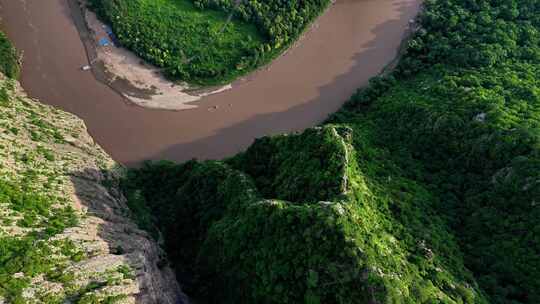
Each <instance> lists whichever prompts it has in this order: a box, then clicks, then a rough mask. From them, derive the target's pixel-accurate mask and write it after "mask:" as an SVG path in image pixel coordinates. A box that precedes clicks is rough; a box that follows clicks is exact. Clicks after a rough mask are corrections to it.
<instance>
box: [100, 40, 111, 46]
mask: <svg viewBox="0 0 540 304" xmlns="http://www.w3.org/2000/svg"><path fill="white" fill-rule="evenodd" d="M110 44H111V42H110V41H109V39H107V38H101V39H99V45H100V46H109V45H110Z"/></svg>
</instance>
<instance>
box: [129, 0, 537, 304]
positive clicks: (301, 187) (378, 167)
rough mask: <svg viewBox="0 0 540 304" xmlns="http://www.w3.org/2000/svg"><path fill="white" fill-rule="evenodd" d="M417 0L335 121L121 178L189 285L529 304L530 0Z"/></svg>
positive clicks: (280, 298) (240, 291)
mask: <svg viewBox="0 0 540 304" xmlns="http://www.w3.org/2000/svg"><path fill="white" fill-rule="evenodd" d="M425 6H426V7H425V11H424V13H423V14H422V16H421V18H420V24H421V26H420V29H419V30H418V32H417V34H416V35H415V36H414V37H413V39H412V40H411V41H410V42H409V46H408V49H407V53H406V54H405V56H404V57H403V58H402V60H401V63H400V65H399V67H398V68H397V70H396V71H395V73H393V75H390V76H388V77H386V78H383V79H382V78H376V79H374V80H373V81H372V83H371V85H370V86H369V87H368V88H367V89H365V90H361V91H359V92H358V93H357V94H355V96H353V97H352V98H351V101H350V102H349V103H348V104H347V106H346V107H344V108H343V109H342V110H341V111H339V112H338V113H336V114H335V115H333V116H332V117H331V118H330V119H329V122H328V123H331V124H332V125H333V126H336V128H334V127H333V126H332V125H328V126H326V127H325V128H324V129H323V131H320V130H319V131H317V130H310V131H308V132H307V133H305V134H303V135H300V136H299V137H298V136H285V137H276V138H272V139H262V140H259V141H258V142H256V143H255V144H254V145H253V146H252V147H251V148H250V149H249V150H248V151H247V152H246V153H244V154H240V155H238V156H236V157H235V158H233V159H231V160H228V161H225V162H203V163H195V162H190V163H187V164H183V165H172V164H157V165H156V164H154V165H150V166H149V167H147V168H144V169H142V170H139V171H134V172H132V173H131V176H130V178H129V179H127V181H126V182H125V184H126V185H125V186H126V191H127V192H128V193H131V195H132V196H131V198H130V202H131V203H132V206H134V207H137V208H138V209H139V210H144V209H145V208H146V207H148V206H150V207H151V209H152V210H153V211H154V213H153V215H151V216H148V213H144V214H145V215H146V217H145V219H146V220H147V221H148V222H152V216H154V217H157V218H158V219H159V220H158V222H157V223H159V224H158V226H159V228H161V229H162V230H163V232H164V235H165V238H166V240H167V242H166V244H167V249H168V252H169V254H170V255H171V257H172V259H173V261H175V262H176V263H177V269H178V272H179V274H180V279H181V280H184V281H185V282H187V285H188V286H191V287H192V288H193V290H192V292H193V293H195V294H198V295H199V296H203V297H206V298H207V299H210V300H212V295H214V296H216V297H224V298H225V299H234V302H241V303H243V302H246V303H248V302H266V303H286V302H290V303H298V302H305V303H319V302H320V303H373V302H380V303H487V302H490V303H538V302H540V293H539V292H538V290H540V270H539V269H540V259H539V256H540V254H539V252H540V239H539V237H538V236H539V235H540V234H539V232H540V224H539V223H538V218H540V214H539V212H540V209H539V208H538V207H537V206H538V203H539V198H540V182H539V180H540V139H539V138H540V131H539V129H540V113H539V111H540V86H539V85H540V84H539V83H538V77H537V75H539V73H538V72H539V69H540V48H539V46H538V42H539V41H540V14H539V13H538V12H539V11H540V2H539V1H535V0H529V1H519V3H518V2H517V1H514V0H507V1H485V0H479V1H465V0H451V1H435V0H431V1H426V2H425ZM345 126H347V127H350V128H351V130H352V131H344V130H347V129H344V127H345ZM333 132H337V133H339V134H340V135H339V136H335V134H334V133H333ZM332 134H334V135H332ZM342 142H345V143H346V144H345V146H346V147H348V148H347V149H343V147H344V146H343V145H341V143H342ZM340 147H341V148H340ZM340 168H345V170H342V169H340ZM239 180H240V181H242V182H238V181H239ZM343 181H346V185H347V188H346V191H342V190H343V189H342V188H340V187H337V188H336V185H343ZM336 189H338V190H336ZM319 190H320V191H319ZM283 200H289V201H292V202H287V201H283ZM317 201H327V202H328V201H329V202H330V203H317ZM145 206H146V207H145ZM148 222H147V223H148ZM464 265H465V266H464ZM468 269H470V270H471V271H472V274H471V272H469V270H468ZM477 284H478V285H477ZM208 291H210V292H208Z"/></svg>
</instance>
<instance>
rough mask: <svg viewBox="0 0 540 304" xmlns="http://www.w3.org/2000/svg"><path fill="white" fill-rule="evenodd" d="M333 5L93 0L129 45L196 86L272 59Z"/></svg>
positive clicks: (309, 0)
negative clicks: (328, 6)
mask: <svg viewBox="0 0 540 304" xmlns="http://www.w3.org/2000/svg"><path fill="white" fill-rule="evenodd" d="M329 3H330V1H329V0H294V1H281V0H266V1H235V0H115V1H109V0H90V4H91V6H92V7H93V8H94V9H95V10H96V11H97V12H98V14H99V16H101V18H102V19H104V20H105V21H106V22H107V23H109V24H111V26H112V28H113V30H114V32H115V33H116V34H117V36H118V39H119V40H120V42H121V43H122V44H123V45H124V46H125V47H127V48H129V49H131V50H133V51H134V52H135V53H137V54H138V55H139V56H141V57H142V58H144V59H146V60H148V61H149V62H151V63H153V64H155V65H157V66H159V67H162V68H164V70H165V73H166V75H167V76H169V77H170V78H171V79H173V80H183V81H186V82H190V83H196V84H217V83H225V82H230V81H231V80H233V79H234V78H236V77H238V76H240V75H243V74H246V73H248V72H250V71H252V70H254V69H256V68H257V67H260V66H261V65H264V64H266V63H268V62H269V61H270V60H272V59H273V58H275V57H276V56H278V55H279V54H281V53H282V52H283V51H284V50H285V49H286V48H287V47H289V45H290V44H291V43H292V42H294V41H295V40H296V39H297V38H298V37H299V36H300V34H301V33H302V32H303V31H304V30H305V28H306V27H307V26H308V25H309V24H310V23H311V22H312V21H313V20H314V19H315V18H316V17H317V16H319V15H320V14H321V13H322V12H323V11H324V9H325V8H326V7H327V5H328V4H329ZM230 16H232V17H233V18H229V17H230Z"/></svg>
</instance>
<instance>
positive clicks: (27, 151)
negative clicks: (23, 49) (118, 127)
mask: <svg viewBox="0 0 540 304" xmlns="http://www.w3.org/2000/svg"><path fill="white" fill-rule="evenodd" d="M0 147H1V149H0V218H1V220H0V241H1V242H3V244H7V245H4V246H6V248H1V249H4V252H2V250H0V266H2V267H1V268H2V269H0V274H1V275H2V276H5V277H7V278H8V282H7V283H6V281H5V279H4V281H2V279H0V287H1V288H0V303H11V302H16V301H22V303H45V302H47V303H50V302H51V301H53V300H55V301H59V302H63V301H68V302H72V303H79V302H83V301H82V300H85V301H84V303H103V302H105V301H107V303H182V302H185V299H184V297H183V294H182V292H181V290H180V288H179V286H178V285H177V283H176V280H175V278H174V274H173V272H172V271H171V270H170V269H169V267H168V266H166V265H167V262H166V261H165V260H164V259H163V255H162V252H161V249H160V248H159V246H158V245H157V243H156V242H155V241H154V240H153V239H152V238H151V237H150V236H149V235H148V234H147V233H146V232H144V231H142V230H140V229H138V228H137V226H136V225H135V224H134V223H133V222H132V221H131V220H130V214H129V211H128V209H127V207H126V206H125V199H124V197H123V196H122V195H121V193H120V192H119V191H118V189H117V185H118V177H119V176H120V175H121V174H122V171H123V169H122V168H121V167H120V166H119V165H118V164H116V163H115V162H114V161H113V160H112V159H111V158H110V157H109V156H108V155H107V154H106V153H105V152H104V151H103V150H102V149H101V148H100V147H99V146H98V145H97V144H96V143H94V141H93V140H92V138H91V137H90V135H89V134H88V133H87V131H86V128H85V125H84V123H83V122H82V121H81V120H80V119H79V118H77V117H75V116H74V115H71V114H68V113H65V112H63V111H60V110H57V109H55V108H52V107H49V106H45V105H42V104H40V103H38V102H37V101H35V100H32V99H30V98H28V97H27V96H26V95H25V93H24V92H23V91H22V89H21V88H20V86H19V84H18V83H17V82H16V81H14V80H10V79H7V78H5V77H4V76H1V75H0ZM25 244H30V246H29V247H28V248H24V245H25ZM0 247H1V245H0ZM6 286H7V287H6ZM54 303H56V302H54Z"/></svg>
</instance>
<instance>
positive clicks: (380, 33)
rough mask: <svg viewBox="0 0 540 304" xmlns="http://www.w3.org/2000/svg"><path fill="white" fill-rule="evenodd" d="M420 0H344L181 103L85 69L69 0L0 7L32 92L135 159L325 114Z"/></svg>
mask: <svg viewBox="0 0 540 304" xmlns="http://www.w3.org/2000/svg"><path fill="white" fill-rule="evenodd" d="M420 2H421V1H420V0H337V1H336V3H335V4H334V5H333V6H332V7H331V8H330V9H329V10H328V11H327V12H326V13H325V14H324V15H323V16H321V17H320V18H319V19H318V21H317V23H316V25H315V26H314V27H313V28H312V29H311V30H310V31H309V32H308V33H307V34H306V35H305V37H303V38H302V40H301V41H300V43H298V45H297V46H296V47H294V48H293V49H291V50H290V51H289V52H288V53H287V54H285V55H284V56H282V57H280V58H279V59H277V60H276V61H274V62H273V63H272V64H271V65H270V66H269V67H268V68H267V69H263V70H261V71H258V72H256V73H255V74H254V75H252V76H250V77H249V80H248V81H240V82H238V83H236V84H235V85H234V87H233V89H231V90H228V91H226V92H223V93H219V94H215V95H211V96H208V97H205V98H203V99H202V100H200V101H197V105H199V107H198V108H197V109H194V110H186V111H178V112H173V111H160V110H149V109H144V108H140V107H137V106H134V105H131V104H129V103H127V102H126V101H125V99H124V98H122V97H121V96H120V95H119V94H117V93H116V92H115V91H113V90H112V89H110V88H109V87H108V86H106V85H104V84H102V83H101V82H99V81H97V80H96V79H95V78H94V77H93V75H92V73H89V72H83V71H81V69H80V67H81V66H83V65H86V64H87V56H86V53H85V49H84V46H83V44H82V42H81V39H80V36H79V33H78V31H77V29H76V27H75V26H74V23H73V20H72V17H71V13H70V9H69V6H68V3H67V0H0V6H1V9H0V17H1V18H2V29H3V30H4V31H5V32H6V33H7V34H8V36H9V37H10V38H11V39H12V41H13V43H14V44H15V46H16V47H17V48H18V49H19V50H20V51H22V52H23V55H24V65H23V69H22V76H21V83H22V85H23V87H24V88H25V90H26V92H27V93H28V94H29V95H30V96H31V97H35V98H38V99H39V100H40V101H41V102H43V103H46V104H50V105H53V106H57V107H59V108H62V109H64V110H66V111H68V112H71V113H74V114H76V115H77V116H79V117H81V118H82V119H83V120H84V121H85V123H86V125H87V126H88V130H89V132H90V134H91V135H92V136H93V137H94V139H95V140H96V141H97V142H98V143H99V144H100V145H101V146H102V147H103V148H104V149H105V150H106V151H107V152H108V153H109V154H110V155H111V156H112V157H113V158H114V159H115V160H117V161H119V162H121V163H123V164H125V165H128V166H133V165H136V164H138V163H140V162H141V161H143V160H146V159H154V160H155V159H170V160H174V161H184V160H188V159H192V158H198V159H217V158H223V157H226V156H230V155H233V154H235V153H237V152H239V151H241V150H243V149H245V148H246V147H247V146H248V145H249V144H250V143H251V142H252V141H253V140H254V138H257V137H261V136H264V135H270V134H277V133H283V132H291V131H299V130H303V129H305V128H308V127H311V126H314V125H316V124H318V123H320V122H322V121H323V120H324V119H325V118H326V117H327V116H328V115H329V114H330V113H333V112H335V111H336V110H338V109H339V107H340V106H341V105H342V104H343V103H344V102H345V101H346V100H347V99H348V97H349V96H350V95H352V93H354V91H355V90H356V89H357V88H358V87H361V86H363V85H365V84H366V83H367V81H368V80H369V78H371V77H372V76H375V75H377V74H378V73H379V72H380V71H381V69H383V68H384V67H385V66H386V65H387V64H388V63H389V62H391V61H392V60H393V59H394V58H395V56H396V54H397V51H398V49H399V46H400V43H401V40H402V39H403V37H404V34H405V32H406V29H407V26H408V22H409V20H410V19H411V18H414V16H415V15H416V14H417V12H418V10H419V6H420ZM209 109H212V110H209Z"/></svg>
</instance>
